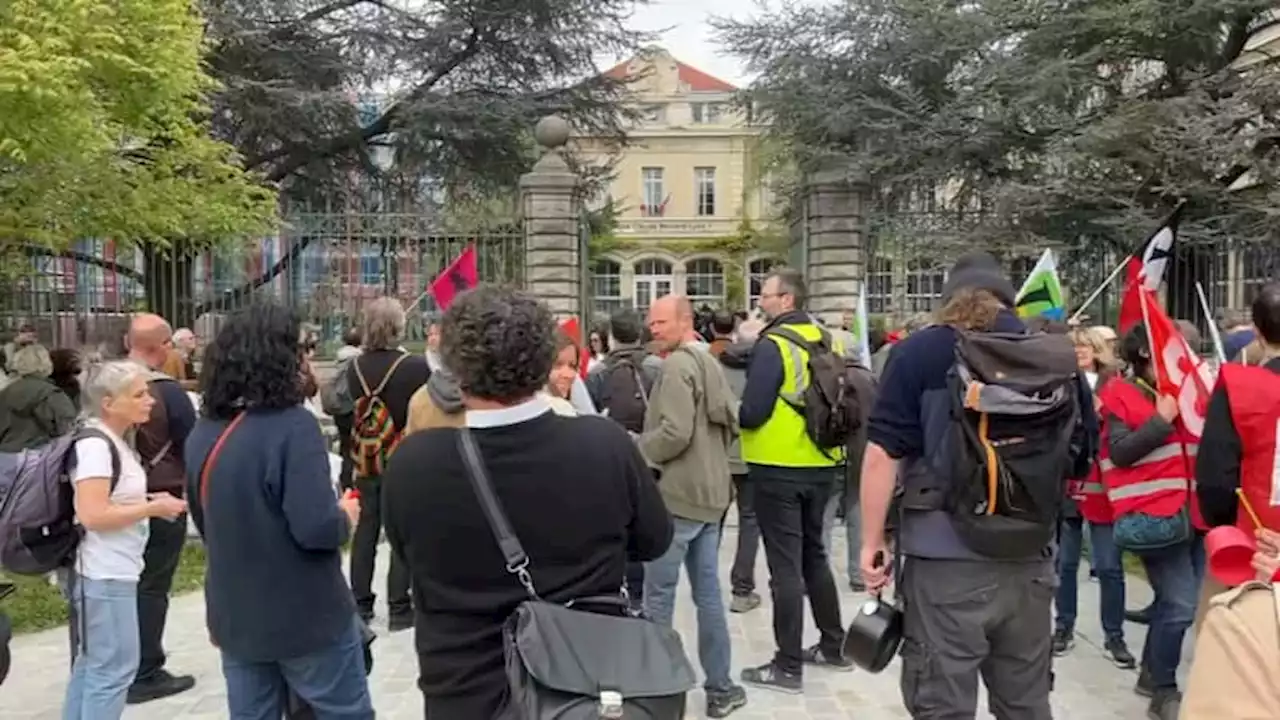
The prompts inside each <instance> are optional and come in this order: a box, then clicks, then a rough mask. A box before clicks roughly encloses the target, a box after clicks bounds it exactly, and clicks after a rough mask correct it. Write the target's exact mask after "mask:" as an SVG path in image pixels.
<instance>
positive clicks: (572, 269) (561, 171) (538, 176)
mask: <svg viewBox="0 0 1280 720" xmlns="http://www.w3.org/2000/svg"><path fill="white" fill-rule="evenodd" d="M534 138H535V139H536V140H537V141H538V144H539V145H541V146H542V148H543V153H542V157H541V158H539V160H538V162H537V163H536V164H534V166H533V170H532V171H530V172H528V173H525V174H524V175H523V176H522V177H521V178H520V195H521V208H522V215H523V220H524V282H525V289H526V290H528V291H529V292H531V293H533V294H534V295H535V296H537V297H538V298H539V299H541V300H542V301H544V302H546V303H547V305H548V306H550V308H551V310H552V312H554V313H555V314H556V318H557V319H564V318H567V317H571V316H575V315H580V314H581V311H582V308H581V304H582V299H581V298H582V277H583V271H582V268H583V265H582V263H584V262H586V258H585V257H583V254H582V251H581V226H580V224H579V223H580V219H579V214H580V211H581V206H582V197H581V183H580V182H579V178H578V176H577V175H575V174H574V173H573V172H572V171H571V170H570V169H569V165H568V163H566V162H565V160H564V157H563V156H562V155H561V148H562V147H563V146H564V144H565V143H567V142H568V141H569V123H568V122H567V121H565V120H564V119H563V118H561V117H558V116H555V115H551V116H548V117H545V118H543V119H542V120H539V121H538V125H537V127H536V128H534ZM580 322H581V324H582V326H583V327H584V328H585V327H586V324H587V323H586V321H585V320H581V321H580Z"/></svg>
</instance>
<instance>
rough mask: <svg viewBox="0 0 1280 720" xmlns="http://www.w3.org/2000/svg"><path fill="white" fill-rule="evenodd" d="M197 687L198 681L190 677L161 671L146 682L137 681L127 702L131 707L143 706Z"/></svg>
mask: <svg viewBox="0 0 1280 720" xmlns="http://www.w3.org/2000/svg"><path fill="white" fill-rule="evenodd" d="M195 686H196V679H195V678H193V677H191V676H190V675H173V674H171V673H170V672H169V671H168V670H164V669H160V670H157V671H156V672H155V674H154V675H152V676H151V677H149V678H147V679H146V680H143V681H141V682H138V681H135V682H134V683H133V684H132V685H130V686H129V692H128V693H127V694H126V695H125V701H126V702H127V703H128V704H130V705H141V704H142V703H147V702H151V701H152V700H159V699H160V698H167V697H169V696H170V695H177V694H178V693H183V692H186V691H188V690H190V689H191V688H193V687H195Z"/></svg>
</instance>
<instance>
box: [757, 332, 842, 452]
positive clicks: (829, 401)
mask: <svg viewBox="0 0 1280 720" xmlns="http://www.w3.org/2000/svg"><path fill="white" fill-rule="evenodd" d="M818 329H819V331H820V333H821V335H820V336H819V338H818V339H817V340H816V341H810V340H806V339H804V337H802V336H801V335H800V333H798V332H796V331H794V330H792V329H791V328H786V327H776V328H771V329H769V330H768V331H767V333H766V334H769V335H774V336H777V337H780V338H782V339H783V340H785V341H787V342H789V343H791V344H792V345H795V346H797V347H800V348H803V349H804V350H805V351H806V352H807V353H808V354H809V361H808V369H809V384H808V385H806V386H805V388H804V391H803V392H802V393H801V394H800V398H799V401H797V400H795V399H792V398H782V401H783V402H785V403H786V404H787V405H788V406H790V407H791V408H792V409H793V410H795V411H796V412H798V413H800V415H801V417H803V418H804V424H805V434H807V435H808V436H809V439H810V440H812V441H813V444H814V445H817V446H818V449H819V450H821V451H822V452H823V453H826V454H830V453H831V451H833V450H835V449H836V448H844V447H847V446H848V445H849V443H850V441H851V440H852V439H853V436H854V434H855V433H856V432H857V431H858V428H860V427H862V416H863V412H862V401H861V399H860V397H859V395H860V393H858V392H857V389H856V385H855V383H854V380H853V375H854V373H857V372H861V371H862V370H863V368H862V365H860V364H859V363H858V362H857V360H855V359H853V358H850V357H847V356H845V355H843V354H841V353H838V352H836V351H835V344H834V343H833V342H832V339H831V333H829V332H827V331H826V330H825V329H823V328H818Z"/></svg>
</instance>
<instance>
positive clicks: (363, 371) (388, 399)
mask: <svg viewBox="0 0 1280 720" xmlns="http://www.w3.org/2000/svg"><path fill="white" fill-rule="evenodd" d="M404 329H405V314H404V308H403V307H401V305H400V303H399V301H397V300H396V299H395V298H389V297H388V298H379V299H378V300H374V301H373V302H371V303H370V304H369V305H368V306H367V307H366V308H365V312H364V329H363V331H362V332H361V336H362V338H363V339H364V353H363V354H362V355H360V357H358V358H355V359H354V360H352V361H351V367H350V369H349V370H348V372H347V382H348V383H349V384H350V392H351V397H352V398H353V399H354V400H355V411H354V417H355V419H354V423H353V428H352V443H353V446H354V448H355V450H354V462H355V467H354V476H355V486H356V490H358V491H359V492H360V500H361V504H360V523H359V524H358V525H357V526H356V532H355V537H354V538H353V539H352V541H351V545H352V547H351V590H352V592H353V593H355V597H356V606H357V607H358V608H359V609H360V617H361V618H363V619H364V620H365V621H366V622H368V621H369V620H371V619H372V618H373V616H374V610H373V606H374V602H375V600H376V598H377V596H376V595H375V594H374V593H373V590H372V585H373V569H374V563H375V561H376V559H377V552H378V538H379V536H380V535H381V533H382V513H383V509H384V507H385V503H384V502H383V501H382V480H381V475H382V470H383V468H384V467H385V463H386V459H387V457H389V456H390V454H391V453H392V452H393V451H394V450H395V449H396V446H397V445H398V444H399V442H400V438H401V437H402V436H403V434H404V431H405V428H406V427H407V425H408V415H409V400H410V398H412V397H413V394H414V393H415V392H417V391H418V389H419V388H421V387H422V386H423V385H424V384H426V382H427V380H428V378H429V377H430V375H431V369H430V367H429V366H428V361H427V359H426V358H424V357H423V356H421V355H413V354H410V353H407V352H405V351H404V350H402V349H401V348H400V343H401V342H402V340H403V338H404ZM384 411H385V412H384ZM388 420H389V422H388ZM387 608H388V613H387V627H388V628H389V629H390V630H392V631H393V632H394V631H398V630H404V629H407V628H410V627H413V601H412V600H411V599H410V597H409V573H408V570H407V569H406V568H405V567H404V564H403V562H401V559H400V558H399V557H397V556H396V555H394V554H393V555H391V570H390V572H389V573H388V574H387Z"/></svg>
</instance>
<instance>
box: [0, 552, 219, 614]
mask: <svg viewBox="0 0 1280 720" xmlns="http://www.w3.org/2000/svg"><path fill="white" fill-rule="evenodd" d="M9 582H12V583H13V584H14V585H16V586H17V588H18V590H17V592H15V593H13V594H12V595H10V596H9V597H7V598H5V599H4V601H3V602H0V610H3V611H4V612H5V613H6V614H7V615H8V616H9V618H10V619H11V620H12V621H13V631H14V633H29V632H36V631H37V630H48V629H49V628H52V627H57V626H59V625H63V624H65V623H66V622H67V601H66V600H65V599H63V597H62V593H61V592H59V591H58V588H57V586H56V585H54V584H52V583H50V582H49V580H48V578H43V577H9ZM203 583H204V546H203V545H201V544H200V543H196V542H189V543H187V546H186V547H185V548H183V550H182V560H181V561H180V562H179V563H178V572H177V573H176V574H175V575H174V576H173V594H174V595H181V594H183V593H188V592H191V591H192V590H197V589H199V588H200V586H201V585H202V584H203Z"/></svg>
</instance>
